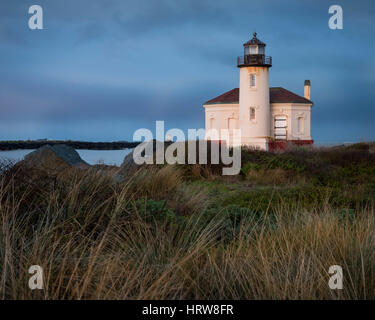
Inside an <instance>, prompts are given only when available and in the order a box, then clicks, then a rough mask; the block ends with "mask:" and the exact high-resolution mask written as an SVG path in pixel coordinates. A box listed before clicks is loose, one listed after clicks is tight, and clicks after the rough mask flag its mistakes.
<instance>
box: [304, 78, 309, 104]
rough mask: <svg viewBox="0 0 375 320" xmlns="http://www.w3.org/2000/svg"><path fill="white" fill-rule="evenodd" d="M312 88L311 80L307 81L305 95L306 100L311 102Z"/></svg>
mask: <svg viewBox="0 0 375 320" xmlns="http://www.w3.org/2000/svg"><path fill="white" fill-rule="evenodd" d="M310 88H311V82H310V80H305V93H304V97H305V98H306V99H309V100H310V97H311V93H310Z"/></svg>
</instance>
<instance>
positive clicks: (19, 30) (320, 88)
mask: <svg viewBox="0 0 375 320" xmlns="http://www.w3.org/2000/svg"><path fill="white" fill-rule="evenodd" d="M33 4H39V5H40V6H42V8H43V11H44V30H34V31H32V30H30V29H29V28H28V19H29V17H30V15H29V14H28V9H29V7H30V6H31V5H33ZM331 4H339V5H341V6H342V8H343V11H344V29H343V30H330V29H329V28H328V20H329V17H330V15H329V14H328V8H329V6H330V5H331ZM374 17H375V2H374V1H361V0H358V1H339V0H335V1H333V2H330V1H325V0H291V1H289V0H284V1H280V0H246V1H240V0H238V1H235V0H137V1H129V0H106V1H104V0H74V1H73V0H64V1H62V0H53V1H52V0H35V1H34V0H33V1H24V0H17V1H14V0H2V1H1V2H0V73H1V77H0V140H6V139H27V138H29V139H38V138H54V139H75V140H89V141H112V140H131V139H132V136H133V132H134V131H135V130H136V129H138V128H142V127H145V128H149V129H151V130H154V128H155V121H156V120H164V121H165V122H166V127H167V128H173V127H177V128H181V129H183V130H186V129H187V128H202V127H204V110H203V107H202V103H203V102H204V101H207V100H209V99H211V98H213V97H215V96H217V95H219V94H222V93H223V92H225V91H228V90H230V89H232V88H235V87H238V82H239V71H238V69H237V67H236V56H238V55H240V54H241V53H242V50H243V47H242V44H243V43H244V42H245V41H247V40H248V39H249V38H250V37H251V36H250V35H251V33H252V32H253V31H257V32H258V38H259V39H261V40H262V41H264V42H266V43H267V47H266V50H267V52H266V54H267V55H271V56H272V57H273V67H272V68H271V70H270V85H271V86H282V87H284V88H286V89H289V90H291V91H293V92H295V93H297V94H301V95H303V83H304V80H305V79H310V80H311V85H312V89H311V93H312V98H311V99H312V100H313V101H314V103H315V106H314V108H313V115H312V119H313V120H312V135H313V138H314V139H315V140H316V141H318V142H323V143H324V142H345V141H358V140H360V139H362V140H375V103H374V101H375V55H374V53H375V36H374V34H375V22H374Z"/></svg>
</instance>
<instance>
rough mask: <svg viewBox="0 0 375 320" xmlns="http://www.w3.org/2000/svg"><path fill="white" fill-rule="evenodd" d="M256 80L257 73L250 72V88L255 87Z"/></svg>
mask: <svg viewBox="0 0 375 320" xmlns="http://www.w3.org/2000/svg"><path fill="white" fill-rule="evenodd" d="M255 86H256V82H255V74H254V73H252V74H250V88H255Z"/></svg>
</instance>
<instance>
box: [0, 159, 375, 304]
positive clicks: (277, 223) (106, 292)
mask: <svg viewBox="0 0 375 320" xmlns="http://www.w3.org/2000/svg"><path fill="white" fill-rule="evenodd" d="M113 177H114V173H113V172H106V173H103V172H97V171H94V170H81V171H75V170H72V171H70V172H69V173H66V174H65V175H64V176H57V177H54V178H53V179H52V178H50V177H43V176H42V177H41V176H40V175H38V174H36V173H34V174H33V175H29V176H27V175H25V174H22V175H21V176H20V174H19V172H18V173H17V172H13V173H12V172H11V173H9V174H8V175H7V176H3V178H2V181H1V182H0V297H1V298H3V299H187V298H190V299H337V298H339V299H360V298H365V299H374V298H375V263H374V261H375V260H374V258H375V250H374V244H375V243H374V241H375V214H374V213H375V212H374V209H373V208H366V209H362V210H361V211H360V212H357V213H356V215H355V216H353V215H350V214H349V212H347V213H345V212H344V213H340V214H338V212H337V211H335V210H333V209H331V208H330V207H329V206H328V205H327V206H325V207H317V208H314V209H312V210H310V211H309V212H306V211H304V210H303V208H296V209H295V211H293V212H290V211H286V210H285V208H284V207H283V205H282V204H280V206H279V207H278V209H277V211H276V212H275V213H274V214H272V215H271V214H270V213H268V212H266V213H265V215H264V216H262V217H261V218H259V217H257V216H255V215H251V214H246V215H245V214H244V215H242V216H241V219H240V220H238V221H237V222H236V223H233V224H228V220H226V219H225V218H223V215H222V214H221V213H222V212H218V215H217V217H214V218H213V219H206V217H205V216H204V211H203V210H202V208H204V207H206V206H207V205H208V203H209V199H207V195H206V194H205V192H204V191H203V190H200V189H198V190H194V189H192V188H191V187H189V186H188V185H185V186H184V184H183V183H182V178H181V174H180V172H179V171H178V170H176V168H174V167H171V166H166V167H163V168H162V169H157V168H151V169H148V170H146V169H145V170H142V171H140V172H138V173H135V174H134V175H133V176H131V177H126V180H125V181H123V182H119V183H116V182H114V179H113ZM45 179H52V180H48V181H44V180H45ZM140 198H141V199H154V200H157V199H166V200H167V201H166V204H165V206H166V207H168V208H169V209H171V210H175V212H181V213H182V214H184V215H187V213H188V212H189V211H190V212H191V214H190V215H189V216H188V217H187V218H185V219H184V220H183V221H182V222H180V223H176V222H173V223H171V222H170V221H168V220H155V221H147V220H145V219H144V216H143V212H140V210H139V209H137V206H136V205H135V201H136V200H137V199H140ZM178 199H180V202H179V201H178ZM211 201H212V199H211ZM200 209H201V210H200ZM223 210H225V209H223ZM35 264H37V265H40V266H42V267H43V270H44V290H34V291H32V290H30V289H29V288H28V279H29V277H30V275H29V274H28V272H27V270H28V268H29V267H30V266H31V265H35ZM333 264H338V265H341V266H342V267H343V270H344V289H343V290H342V291H340V292H337V291H332V290H330V289H329V287H328V279H329V275H328V268H329V266H331V265H333Z"/></svg>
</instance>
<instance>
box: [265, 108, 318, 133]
mask: <svg viewBox="0 0 375 320" xmlns="http://www.w3.org/2000/svg"><path fill="white" fill-rule="evenodd" d="M311 107H312V105H310V104H297V103H272V104H271V121H270V122H271V123H270V125H271V136H272V137H274V135H275V133H274V121H275V116H282V115H284V116H286V118H287V140H312V138H311ZM299 122H300V124H299ZM299 129H300V130H299Z"/></svg>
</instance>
